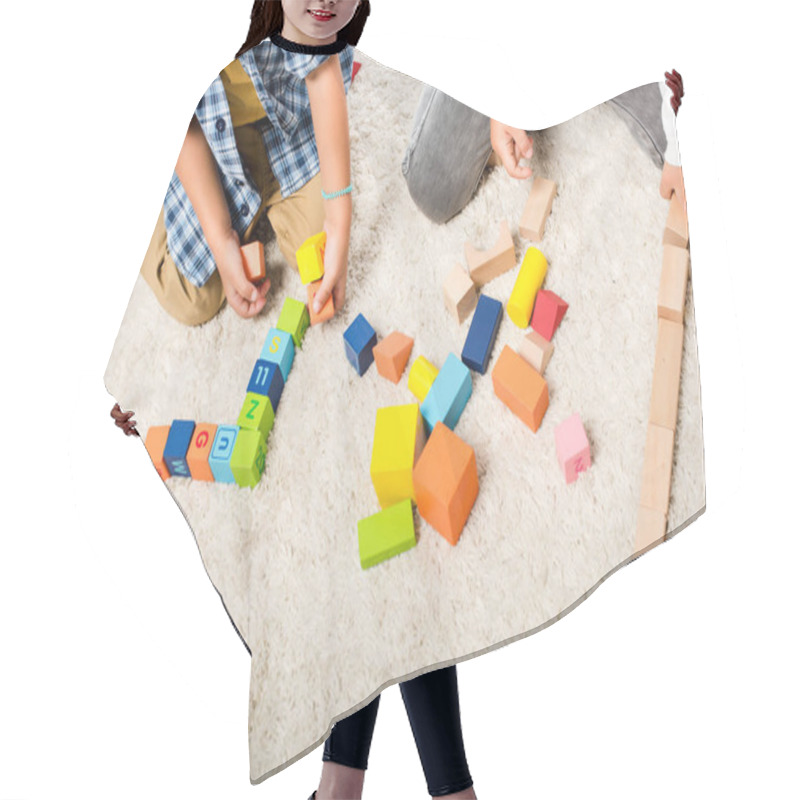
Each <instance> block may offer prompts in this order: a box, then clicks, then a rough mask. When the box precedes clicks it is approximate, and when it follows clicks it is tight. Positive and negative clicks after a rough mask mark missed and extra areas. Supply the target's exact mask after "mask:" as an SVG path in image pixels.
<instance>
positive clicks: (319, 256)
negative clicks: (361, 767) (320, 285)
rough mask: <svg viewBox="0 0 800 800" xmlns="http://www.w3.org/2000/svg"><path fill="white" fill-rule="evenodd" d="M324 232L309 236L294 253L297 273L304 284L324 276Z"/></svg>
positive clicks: (325, 237)
mask: <svg viewBox="0 0 800 800" xmlns="http://www.w3.org/2000/svg"><path fill="white" fill-rule="evenodd" d="M326 241H327V236H326V234H325V231H322V232H321V233H316V234H314V235H313V236H309V237H308V239H306V240H305V241H304V242H303V244H301V245H300V247H298V248H297V251H296V252H295V258H296V259H297V271H298V272H299V273H300V280H301V281H302V282H303V283H304V284H307V283H312V282H313V281H318V280H319V279H320V278H321V277H322V276H323V275H324V274H325V243H326Z"/></svg>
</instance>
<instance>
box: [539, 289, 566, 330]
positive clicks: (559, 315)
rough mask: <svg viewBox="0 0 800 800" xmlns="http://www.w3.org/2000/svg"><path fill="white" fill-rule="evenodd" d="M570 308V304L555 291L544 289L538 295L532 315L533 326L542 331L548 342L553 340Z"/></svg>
mask: <svg viewBox="0 0 800 800" xmlns="http://www.w3.org/2000/svg"><path fill="white" fill-rule="evenodd" d="M568 308H569V304H568V303H566V302H565V301H564V300H562V299H561V298H560V297H559V296H558V295H557V294H556V293H555V292H549V291H547V289H542V291H540V292H539V293H538V294H537V295H536V305H535V306H534V307H533V316H532V317H531V328H533V330H535V331H537V332H538V333H541V334H542V336H544V338H545V339H547V341H548V342H549V341H551V340H552V338H553V335H554V334H555V332H556V329H557V328H558V326H559V325H560V324H561V320H562V319H564V314H566V313H567V309H568Z"/></svg>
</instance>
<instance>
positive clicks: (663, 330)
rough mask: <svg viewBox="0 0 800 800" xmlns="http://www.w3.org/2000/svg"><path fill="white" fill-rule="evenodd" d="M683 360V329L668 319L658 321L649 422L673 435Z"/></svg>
mask: <svg viewBox="0 0 800 800" xmlns="http://www.w3.org/2000/svg"><path fill="white" fill-rule="evenodd" d="M682 358H683V325H682V324H680V323H678V322H672V321H671V320H668V319H659V320H658V339H657V340H656V360H655V367H654V369H653V389H652V393H651V395H650V422H652V423H653V424H654V425H660V426H661V427H662V428H669V429H670V430H672V431H674V430H675V427H676V425H677V424H678V397H679V394H680V388H681V360H682Z"/></svg>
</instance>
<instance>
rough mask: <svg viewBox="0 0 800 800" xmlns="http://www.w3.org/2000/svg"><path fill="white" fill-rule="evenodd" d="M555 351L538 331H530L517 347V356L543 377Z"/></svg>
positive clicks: (550, 343)
mask: <svg viewBox="0 0 800 800" xmlns="http://www.w3.org/2000/svg"><path fill="white" fill-rule="evenodd" d="M554 349H555V347H554V345H553V343H552V342H548V341H547V339H545V338H544V336H542V334H541V333H539V332H538V331H533V330H532V331H530V332H529V333H528V334H527V335H526V336H525V338H524V339H523V340H522V344H520V346H519V354H520V355H521V356H522V357H523V358H524V359H525V360H526V361H527V362H528V363H529V364H530V365H531V366H532V367H533V368H534V369H535V370H536V371H537V372H538V373H539V374H540V375H544V371H545V370H546V369H547V365H548V363H549V362H550V358H551V357H552V355H553V350H554Z"/></svg>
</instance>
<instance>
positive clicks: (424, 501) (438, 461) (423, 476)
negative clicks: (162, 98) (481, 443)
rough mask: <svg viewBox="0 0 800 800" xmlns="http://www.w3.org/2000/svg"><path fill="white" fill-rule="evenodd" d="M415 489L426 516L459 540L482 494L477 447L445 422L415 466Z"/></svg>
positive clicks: (449, 537)
mask: <svg viewBox="0 0 800 800" xmlns="http://www.w3.org/2000/svg"><path fill="white" fill-rule="evenodd" d="M414 492H415V494H416V498H417V508H418V509H419V513H420V515H421V516H422V518H423V519H424V520H426V521H427V522H428V524H430V525H431V526H432V527H433V528H434V529H435V530H437V531H438V532H439V533H440V534H441V535H442V536H444V538H445V539H446V540H447V541H448V542H450V544H452V545H456V544H458V540H459V538H460V537H461V532H462V531H463V529H464V525H465V524H466V522H467V518H468V517H469V514H470V511H472V506H473V505H474V504H475V500H476V498H477V497H478V467H477V462H476V460H475V451H474V450H473V449H472V448H471V447H470V446H469V445H468V444H467V443H466V442H464V441H462V440H461V439H460V438H459V437H458V436H457V435H456V434H455V433H453V431H451V430H450V428H448V427H447V425H445V424H444V423H442V422H437V423H436V425H435V427H434V429H433V433H432V434H431V437H430V439H428V443H427V444H426V445H425V449H424V450H423V451H422V455H421V456H420V457H419V461H417V465H416V466H415V467H414Z"/></svg>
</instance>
